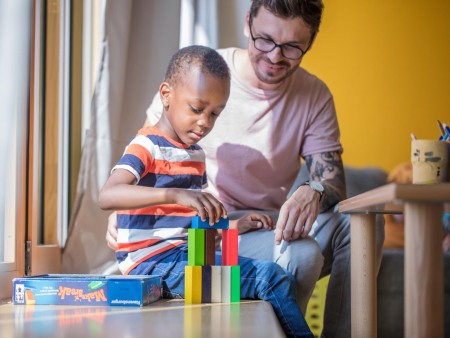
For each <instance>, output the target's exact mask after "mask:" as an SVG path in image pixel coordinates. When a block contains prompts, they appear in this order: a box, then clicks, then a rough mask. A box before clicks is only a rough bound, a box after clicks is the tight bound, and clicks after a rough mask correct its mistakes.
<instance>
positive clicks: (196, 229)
mask: <svg viewBox="0 0 450 338" xmlns="http://www.w3.org/2000/svg"><path fill="white" fill-rule="evenodd" d="M217 229H221V230H222V264H221V265H216V262H215V260H216V255H215V251H216V250H215V247H216V241H215V235H216V230H217ZM184 272H185V281H184V293H185V296H184V301H185V303H186V304H200V303H235V302H240V300H241V283H240V281H241V270H240V267H239V265H238V230H237V229H229V221H228V219H225V218H222V219H221V220H220V222H218V223H215V224H214V225H209V220H208V219H206V221H205V222H203V221H202V220H201V219H200V217H199V216H194V217H192V227H191V228H189V229H188V265H187V266H186V267H185V271H184Z"/></svg>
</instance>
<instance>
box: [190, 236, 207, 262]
mask: <svg viewBox="0 0 450 338" xmlns="http://www.w3.org/2000/svg"><path fill="white" fill-rule="evenodd" d="M188 265H189V266H198V265H200V266H203V265H205V229H191V228H190V229H188Z"/></svg>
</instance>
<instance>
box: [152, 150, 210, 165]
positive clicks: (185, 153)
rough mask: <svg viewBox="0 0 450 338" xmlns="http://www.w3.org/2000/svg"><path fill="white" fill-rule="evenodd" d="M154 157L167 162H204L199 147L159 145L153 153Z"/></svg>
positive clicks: (202, 153) (203, 156) (203, 155)
mask: <svg viewBox="0 0 450 338" xmlns="http://www.w3.org/2000/svg"><path fill="white" fill-rule="evenodd" d="M155 159H158V160H164V161H169V162H187V161H190V162H205V154H204V152H203V151H202V150H200V149H197V150H193V149H182V148H172V147H160V148H159V151H158V152H156V153H155Z"/></svg>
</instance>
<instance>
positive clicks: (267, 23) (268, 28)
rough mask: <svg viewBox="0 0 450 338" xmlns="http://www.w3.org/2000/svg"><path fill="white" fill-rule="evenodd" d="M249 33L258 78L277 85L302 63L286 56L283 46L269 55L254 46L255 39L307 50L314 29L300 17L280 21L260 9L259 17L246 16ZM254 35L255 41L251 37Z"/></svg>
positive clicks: (251, 53)
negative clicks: (282, 49) (282, 50)
mask: <svg viewBox="0 0 450 338" xmlns="http://www.w3.org/2000/svg"><path fill="white" fill-rule="evenodd" d="M247 27H248V29H251V32H249V34H248V35H249V37H250V38H249V45H248V53H249V57H250V62H251V63H252V66H253V69H254V71H255V75H256V76H257V78H258V80H259V81H261V82H263V83H266V84H278V83H280V82H282V81H283V80H284V79H286V78H287V77H289V76H290V75H291V74H292V73H294V72H295V71H296V70H297V69H298V66H299V64H300V62H301V60H302V57H303V56H301V57H300V58H299V59H296V60H292V59H289V58H287V57H285V56H283V54H282V52H281V48H280V47H275V48H274V49H273V50H272V51H270V52H262V51H260V50H258V49H257V48H256V47H255V43H254V41H253V39H257V38H264V39H265V40H272V41H273V42H275V43H276V44H278V45H288V48H291V47H297V48H299V49H301V50H302V51H306V50H307V49H308V47H309V44H310V40H311V29H310V27H309V26H308V25H307V24H306V23H305V22H304V21H303V19H301V18H288V19H286V18H280V17H277V16H275V15H273V14H272V13H271V12H269V11H268V10H266V9H265V8H264V7H261V8H260V9H259V11H258V15H257V16H256V17H253V18H252V20H251V27H249V17H247ZM252 36H253V38H252Z"/></svg>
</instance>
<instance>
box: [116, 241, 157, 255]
mask: <svg viewBox="0 0 450 338" xmlns="http://www.w3.org/2000/svg"><path fill="white" fill-rule="evenodd" d="M161 240H162V239H161V238H158V239H146V240H144V241H139V242H133V243H117V247H118V249H117V250H116V252H130V251H136V250H138V249H142V248H147V247H149V246H152V245H155V244H157V243H159V242H161Z"/></svg>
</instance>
